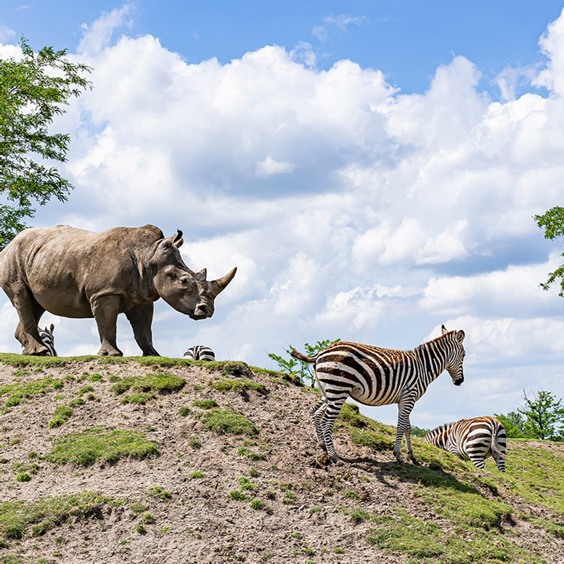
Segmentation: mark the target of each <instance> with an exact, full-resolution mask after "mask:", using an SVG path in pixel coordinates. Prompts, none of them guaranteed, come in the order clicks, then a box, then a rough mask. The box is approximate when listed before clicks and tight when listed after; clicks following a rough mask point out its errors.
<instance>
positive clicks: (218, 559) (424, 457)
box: [0, 354, 564, 564]
mask: <svg viewBox="0 0 564 564" xmlns="http://www.w3.org/2000/svg"><path fill="white" fill-rule="evenodd" d="M316 400H317V394H316V392H314V391H312V390H310V389H307V388H304V387H301V386H299V385H296V383H295V382H292V381H290V380H288V379H285V378H284V376H283V375H281V374H278V373H274V372H269V371H265V370H261V369H258V368H253V367H248V366H247V365H245V364H243V363H237V362H214V363H202V362H190V361H187V360H182V359H167V358H127V359H123V358H118V359H108V358H97V357H94V358H93V357H87V358H32V357H25V356H20V355H9V354H0V562H3V563H15V562H33V563H39V562H45V563H47V562H49V563H50V562H53V563H54V562H57V563H59V562H70V563H75V562H77V563H79V562H84V563H92V562H104V563H114V562H115V563H118V562H119V563H121V562H131V563H133V562H135V563H139V562H143V563H164V562H166V563H176V562H178V563H186V562H194V563H200V562H202V563H205V562H210V563H211V562H213V563H223V562H249V563H254V562H304V563H306V562H314V563H321V562H323V563H325V562H339V563H341V562H351V563H365V562H375V563H390V564H391V563H398V562H400V563H401V562H413V563H426V562H428V563H431V562H433V563H434V562H443V563H460V564H465V563H480V564H485V563H498V562H499V563H502V562H511V563H516V562H522V563H526V564H533V563H541V562H548V563H557V562H562V561H564V519H563V514H564V493H563V488H562V484H564V464H563V454H564V445H562V444H557V443H550V442H539V441H509V445H508V460H507V472H506V473H505V474H500V473H499V472H498V471H497V470H496V469H495V465H494V464H493V461H491V459H489V462H488V469H487V470H486V471H479V470H477V469H475V468H474V467H473V466H472V465H471V464H470V463H465V462H462V461H460V460H458V459H457V458H455V457H454V456H452V455H450V454H449V453H446V452H443V451H440V450H438V449H435V448H434V447H432V446H430V445H427V444H425V443H423V442H422V441H421V440H419V439H417V438H415V439H414V450H415V453H416V455H417V456H418V458H419V460H420V461H421V462H422V465H421V466H415V465H413V464H410V463H408V464H404V465H399V464H397V463H396V462H394V458H393V455H392V452H391V449H392V443H393V437H394V434H395V429H394V428H393V427H389V426H386V425H382V424H380V423H378V422H376V421H372V420H370V419H367V418H365V417H364V416H362V415H360V414H359V413H358V409H356V407H355V406H354V405H348V404H347V405H346V406H345V409H344V410H343V413H342V415H341V416H340V418H339V421H338V425H337V429H336V432H335V434H334V436H335V443H336V446H337V452H339V453H340V454H341V455H342V456H343V457H345V458H347V459H349V460H350V462H349V463H348V464H345V465H342V466H338V465H333V464H329V465H328V464H327V461H326V459H325V457H324V455H323V453H322V452H321V450H320V448H319V447H318V446H317V444H316V442H315V440H314V437H313V432H312V428H311V425H310V422H309V417H308V411H309V409H310V407H311V406H312V405H313V403H314V402H315V401H316Z"/></svg>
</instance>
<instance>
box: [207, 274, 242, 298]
mask: <svg viewBox="0 0 564 564" xmlns="http://www.w3.org/2000/svg"><path fill="white" fill-rule="evenodd" d="M236 272H237V267H235V268H234V269H233V270H231V271H230V272H228V273H227V274H226V275H225V276H223V277H222V278H218V279H217V280H212V281H211V282H210V292H211V294H212V296H213V297H214V298H215V297H216V296H217V295H218V294H219V293H220V292H222V291H223V290H225V288H226V286H227V284H229V282H231V280H233V277H234V276H235V273H236Z"/></svg>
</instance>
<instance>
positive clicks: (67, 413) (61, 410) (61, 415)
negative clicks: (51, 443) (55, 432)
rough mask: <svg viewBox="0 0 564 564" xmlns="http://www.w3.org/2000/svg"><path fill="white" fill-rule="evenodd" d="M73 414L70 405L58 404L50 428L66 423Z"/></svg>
mask: <svg viewBox="0 0 564 564" xmlns="http://www.w3.org/2000/svg"><path fill="white" fill-rule="evenodd" d="M72 414H73V409H72V407H69V406H68V405H58V406H57V407H56V408H55V413H54V414H53V419H51V420H50V421H49V423H48V425H49V428H50V429H53V428H54V427H60V426H61V425H64V424H65V423H66V422H67V421H68V420H69V419H70V418H71V417H72Z"/></svg>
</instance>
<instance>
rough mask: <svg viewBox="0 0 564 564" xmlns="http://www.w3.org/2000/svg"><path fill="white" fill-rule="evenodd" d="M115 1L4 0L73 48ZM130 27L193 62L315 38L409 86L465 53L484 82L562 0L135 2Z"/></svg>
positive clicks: (536, 33)
mask: <svg viewBox="0 0 564 564" xmlns="http://www.w3.org/2000/svg"><path fill="white" fill-rule="evenodd" d="M120 5H121V4H120V3H119V2H115V1H111V0H110V1H89V2H75V1H73V0H67V1H61V0H52V1H46V0H35V1H33V0H29V1H22V0H3V2H2V14H1V15H0V25H4V26H7V27H8V28H9V29H11V30H13V32H15V34H16V37H19V36H20V35H22V34H23V35H25V36H26V37H27V38H28V39H29V41H30V42H31V43H32V46H33V47H34V48H39V47H41V46H43V45H52V46H54V47H55V48H57V49H69V50H70V51H72V50H73V49H74V48H75V47H76V45H77V43H78V41H79V40H80V38H81V35H82V29H81V26H82V25H83V24H85V23H86V24H88V23H90V22H93V21H94V20H96V19H97V18H98V17H99V16H100V14H101V13H102V12H103V11H106V12H109V11H111V10H112V9H115V8H116V7H119V6H120ZM130 5H131V16H130V18H129V22H128V28H129V29H128V33H131V35H133V36H135V35H143V34H147V33H149V34H152V35H154V36H156V37H158V38H159V40H160V41H161V43H162V44H163V46H164V47H166V48H167V49H170V50H171V51H175V52H177V53H179V54H181V55H182V56H183V57H184V58H185V59H186V60H187V61H188V62H192V63H194V62H200V61H202V60H205V59H209V58H212V57H217V58H218V59H219V61H220V62H222V63H227V62H229V61H230V60H231V59H236V58H239V57H241V56H242V55H243V54H244V53H246V52H247V51H252V50H256V49H259V48H260V47H263V46H264V45H271V44H276V45H282V46H284V47H286V48H287V49H288V50H291V49H293V48H294V47H295V46H297V45H298V44H299V43H300V42H308V43H310V44H312V45H313V47H314V49H315V50H316V51H317V52H318V53H320V57H319V66H321V67H324V68H327V67H329V66H331V65H332V64H333V63H334V62H335V61H336V60H339V59H351V60H353V61H356V62H357V63H359V64H360V65H361V66H363V67H373V68H378V69H380V70H382V71H383V72H384V73H385V74H386V76H387V79H388V80H389V82H390V83H391V84H393V85H395V86H397V87H399V88H401V90H402V92H405V93H411V92H421V91H423V90H425V89H426V88H428V86H429V81H430V79H431V78H432V76H433V74H434V72H435V70H436V68H437V66H439V65H443V64H447V63H448V62H449V61H450V60H451V59H452V57H453V55H464V56H465V57H467V58H468V59H470V60H471V61H472V62H474V63H475V64H476V65H477V66H478V67H479V68H480V71H481V72H482V74H483V75H484V87H485V88H487V87H489V86H490V83H489V81H490V80H491V79H492V78H493V77H494V76H495V75H496V74H498V73H499V72H500V71H501V70H503V68H505V67H506V66H508V65H511V66H526V65H531V64H534V63H535V62H537V61H538V60H539V52H538V47H537V42H538V39H539V37H540V35H541V34H542V33H543V32H544V31H545V29H546V24H547V22H549V21H551V20H553V19H554V18H556V16H558V14H559V13H560V11H561V9H562V1H561V0H541V1H539V2H529V1H527V0H498V1H496V2H488V1H485V0H477V1H475V2H451V1H449V0H426V1H425V2H421V1H420V0H409V1H406V0H388V1H378V0H376V1H372V0H365V1H361V0H353V1H347V2H343V1H331V0H325V1H310V2H304V1H296V0H285V1H281V0H272V1H270V2H264V1H245V0H243V1H241V2H232V1H230V0H219V1H218V0H197V1H193V0H187V1H185V2H169V1H159V0H152V1H149V0H139V1H136V2H131V3H130Z"/></svg>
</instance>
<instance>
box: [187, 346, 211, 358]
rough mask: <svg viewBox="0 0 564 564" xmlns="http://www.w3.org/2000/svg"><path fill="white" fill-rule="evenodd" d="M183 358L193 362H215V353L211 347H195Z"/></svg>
mask: <svg viewBox="0 0 564 564" xmlns="http://www.w3.org/2000/svg"><path fill="white" fill-rule="evenodd" d="M183 356H184V358H189V359H192V360H215V353H214V352H213V350H212V349H211V348H210V347H206V346H205V345H194V346H193V347H190V348H189V349H188V350H187V351H186V352H185V353H184V355H183Z"/></svg>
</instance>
